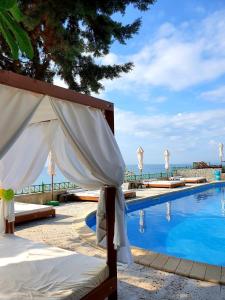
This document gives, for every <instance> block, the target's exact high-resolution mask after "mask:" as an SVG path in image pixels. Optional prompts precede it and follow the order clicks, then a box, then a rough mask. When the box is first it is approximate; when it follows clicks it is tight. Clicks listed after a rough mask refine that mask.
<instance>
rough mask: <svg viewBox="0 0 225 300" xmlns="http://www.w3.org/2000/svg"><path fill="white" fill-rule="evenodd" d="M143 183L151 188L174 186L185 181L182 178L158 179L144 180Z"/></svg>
mask: <svg viewBox="0 0 225 300" xmlns="http://www.w3.org/2000/svg"><path fill="white" fill-rule="evenodd" d="M144 185H145V186H146V187H151V188H176V187H179V186H184V185H185V182H184V181H182V180H171V181H170V180H158V181H149V182H145V183H144Z"/></svg>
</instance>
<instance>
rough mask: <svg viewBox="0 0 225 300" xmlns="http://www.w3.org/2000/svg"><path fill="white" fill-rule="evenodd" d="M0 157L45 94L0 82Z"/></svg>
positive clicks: (17, 135)
mask: <svg viewBox="0 0 225 300" xmlns="http://www.w3.org/2000/svg"><path fill="white" fill-rule="evenodd" d="M0 92H1V101H0V118H1V126H0V159H1V158H2V157H3V155H4V154H5V153H6V152H7V151H8V150H9V149H10V147H11V146H12V145H13V143H14V142H15V141H16V139H17V138H18V137H19V135H20V134H21V133H22V132H23V130H24V128H25V127H26V125H27V124H28V122H29V121H30V119H31V118H32V116H33V114H34V112H35V110H36V109H37V107H38V105H39V104H40V102H41V99H42V98H43V95H40V94H34V93H31V92H27V91H24V90H19V89H16V88H12V87H8V86H5V85H1V84H0Z"/></svg>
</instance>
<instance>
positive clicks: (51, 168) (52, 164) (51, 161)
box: [48, 151, 56, 201]
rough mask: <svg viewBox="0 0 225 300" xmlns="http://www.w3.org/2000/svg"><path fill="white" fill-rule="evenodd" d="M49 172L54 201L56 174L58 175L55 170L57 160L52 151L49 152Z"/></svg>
mask: <svg viewBox="0 0 225 300" xmlns="http://www.w3.org/2000/svg"><path fill="white" fill-rule="evenodd" d="M48 174H49V176H51V190H52V201H53V192H54V176H55V175H56V171H55V160H54V157H53V155H52V152H51V151H50V152H49V154H48Z"/></svg>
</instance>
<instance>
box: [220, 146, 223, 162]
mask: <svg viewBox="0 0 225 300" xmlns="http://www.w3.org/2000/svg"><path fill="white" fill-rule="evenodd" d="M219 158H220V161H221V163H222V161H223V144H222V143H220V144H219Z"/></svg>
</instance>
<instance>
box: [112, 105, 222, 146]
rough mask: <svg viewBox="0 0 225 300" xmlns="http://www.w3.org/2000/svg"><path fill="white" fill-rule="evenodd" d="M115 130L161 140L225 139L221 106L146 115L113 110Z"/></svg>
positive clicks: (184, 141) (194, 141)
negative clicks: (187, 111) (203, 109)
mask: <svg viewBox="0 0 225 300" xmlns="http://www.w3.org/2000/svg"><path fill="white" fill-rule="evenodd" d="M115 117H116V121H115V124H116V131H117V133H118V134H125V135H130V136H133V137H135V136H136V137H140V136H141V137H149V138H151V139H155V140H160V141H163V140H164V139H168V140H170V141H176V142H177V141H179V142H180V143H181V144H184V143H187V142H188V144H189V143H190V142H191V143H192V144H193V143H194V144H196V143H200V142H201V140H203V139H206V140H208V141H210V140H212V139H215V138H221V137H223V136H224V139H225V124H224V119H225V109H224V110H207V111H202V112H192V113H186V112H184V113H178V114H174V115H170V114H158V115H151V114H149V115H146V114H136V113H134V112H131V111H124V110H120V109H116V113H115Z"/></svg>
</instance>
